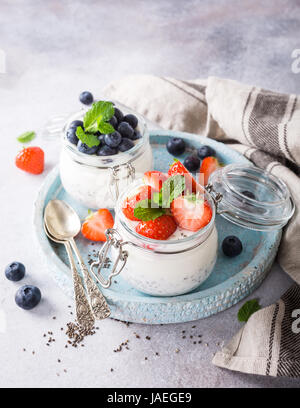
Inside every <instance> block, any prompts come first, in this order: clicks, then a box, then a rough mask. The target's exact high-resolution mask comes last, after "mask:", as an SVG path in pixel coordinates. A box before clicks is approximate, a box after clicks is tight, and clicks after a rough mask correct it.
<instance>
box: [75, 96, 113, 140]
mask: <svg viewBox="0 0 300 408" xmlns="http://www.w3.org/2000/svg"><path fill="white" fill-rule="evenodd" d="M114 113H115V108H114V105H113V104H112V102H106V101H98V102H95V103H93V105H92V107H91V109H89V110H88V111H87V113H86V114H85V116H84V118H83V127H84V129H85V131H86V132H87V133H96V132H98V131H100V132H101V128H102V129H103V130H105V131H104V132H101V133H112V132H114V130H115V129H114V128H113V126H111V125H110V124H109V123H106V122H107V121H109V120H110V119H111V118H112V117H113V115H114ZM106 125H107V126H106ZM104 128H105V129H104Z"/></svg>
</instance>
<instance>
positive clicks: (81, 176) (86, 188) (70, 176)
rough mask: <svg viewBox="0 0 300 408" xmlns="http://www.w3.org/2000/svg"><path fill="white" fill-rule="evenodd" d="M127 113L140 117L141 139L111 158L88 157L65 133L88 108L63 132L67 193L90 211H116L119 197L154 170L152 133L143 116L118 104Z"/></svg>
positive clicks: (62, 159)
mask: <svg viewBox="0 0 300 408" xmlns="http://www.w3.org/2000/svg"><path fill="white" fill-rule="evenodd" d="M115 106H116V107H117V108H119V109H121V110H122V112H123V113H124V114H128V113H133V114H134V115H135V116H136V117H137V118H138V131H139V132H140V134H141V138H140V139H138V140H136V141H135V146H134V147H133V148H132V149H130V150H128V151H126V152H119V153H118V154H115V155H112V156H97V155H87V154H84V153H81V152H80V151H78V150H77V147H76V145H73V144H71V143H70V142H69V141H68V139H67V137H66V131H67V129H68V127H69V125H70V123H71V122H72V121H74V120H82V118H83V116H84V114H85V113H86V110H87V109H82V110H81V111H80V112H78V113H76V114H74V115H72V116H70V117H69V119H68V121H67V123H66V124H65V126H64V129H63V132H62V149H61V155H60V177H61V181H62V184H63V187H64V188H65V190H66V191H67V192H68V193H69V194H70V195H71V196H72V197H73V198H74V199H76V200H77V201H78V202H80V203H81V204H83V205H85V206H86V207H88V208H93V209H98V208H102V207H104V208H114V206H115V203H116V201H117V199H118V197H119V194H120V193H121V192H122V191H123V190H124V189H125V188H127V187H128V185H129V184H130V183H131V182H132V181H133V180H134V179H135V175H136V174H143V173H144V172H146V171H147V170H149V169H150V168H152V167H153V157H152V150H151V146H150V143H149V133H148V129H147V125H146V122H145V120H144V118H143V117H142V116H140V115H139V114H137V113H136V112H133V111H132V110H130V109H129V108H127V107H125V106H123V105H121V104H118V103H115Z"/></svg>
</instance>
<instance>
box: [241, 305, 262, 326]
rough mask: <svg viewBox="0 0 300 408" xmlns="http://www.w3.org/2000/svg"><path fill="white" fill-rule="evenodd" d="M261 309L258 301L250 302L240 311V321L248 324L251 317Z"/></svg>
mask: <svg viewBox="0 0 300 408" xmlns="http://www.w3.org/2000/svg"><path fill="white" fill-rule="evenodd" d="M259 309H261V306H260V304H259V303H258V300H257V299H251V300H248V301H247V302H246V303H244V304H243V306H242V307H241V308H240V310H239V311H238V315H237V316H238V319H239V321H240V322H247V321H248V320H249V317H250V316H251V315H252V314H253V313H255V312H257V311H258V310H259Z"/></svg>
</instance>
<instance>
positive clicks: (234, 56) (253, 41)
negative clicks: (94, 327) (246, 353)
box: [0, 0, 300, 387]
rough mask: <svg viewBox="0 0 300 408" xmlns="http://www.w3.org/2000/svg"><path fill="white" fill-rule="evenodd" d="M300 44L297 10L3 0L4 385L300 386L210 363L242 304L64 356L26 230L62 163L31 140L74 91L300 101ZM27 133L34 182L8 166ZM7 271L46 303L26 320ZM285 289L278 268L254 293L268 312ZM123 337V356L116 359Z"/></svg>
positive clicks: (57, 299)
mask: <svg viewBox="0 0 300 408" xmlns="http://www.w3.org/2000/svg"><path fill="white" fill-rule="evenodd" d="M266 3H267V4H266ZM299 39H300V5H299V2H298V1H297V0H294V1H285V0H273V1H269V2H261V1H258V0H253V1H250V0H246V1H243V2H240V1H233V0H226V1H225V0H221V1H209V0H205V1H198V0H187V1H184V0H182V1H179V0H173V1H171V0H152V1H137V0H130V1H129V0H128V1H121V0H114V1H109V0H106V1H83V0H81V1H79V0H72V1H69V0H67V1H62V0H52V1H50V0H46V1H40V0H27V1H14V0H1V2H0V49H2V50H4V52H5V53H6V62H7V72H6V74H0V118H1V120H0V134H1V149H0V172H1V175H2V179H1V182H0V194H1V213H2V218H1V222H0V225H1V228H0V248H1V250H0V253H1V257H0V261H1V263H0V321H1V325H0V350H1V353H0V366H1V370H0V386H2V387H3V386H8V387H16V386H21V387H30V386H34V387H43V386H46V387H92V386H97V387H109V386H111V387H115V386H118V387H128V386H136V387H154V386H160V387H185V386H191V387H298V386H299V380H292V379H287V378H275V379H274V378H268V377H261V376H251V375H246V374H241V373H236V372H230V371H227V370H223V369H219V368H217V367H214V366H213V365H212V364H211V359H212V356H213V353H214V352H215V351H216V350H217V349H218V348H219V347H220V346H219V345H217V344H218V343H220V344H222V343H223V342H226V341H228V340H229V339H230V338H231V337H232V336H233V335H234V334H235V332H236V331H237V330H238V329H239V327H240V324H239V323H238V321H237V319H236V313H237V310H238V308H239V307H240V306H241V305H240V304H239V305H237V306H235V307H233V308H231V309H229V310H227V311H225V312H223V313H220V314H219V315H216V316H214V317H211V318H208V319H204V320H201V321H198V322H196V323H186V324H178V325H166V326H146V325H145V326H141V325H130V326H129V327H126V326H125V325H124V324H123V323H121V322H117V321H112V320H107V321H105V322H101V324H99V327H100V330H99V332H98V333H97V335H96V336H93V337H91V338H89V339H87V341H86V342H85V347H84V348H83V347H82V348H81V347H80V348H79V349H73V348H71V349H70V348H68V349H65V348H64V345H65V338H64V334H63V332H61V331H60V327H61V326H63V325H64V324H65V323H66V322H67V321H68V320H69V319H70V315H69V309H68V307H67V306H68V305H69V304H70V300H69V299H67V298H66V297H65V296H64V294H63V293H62V292H61V291H60V290H59V289H58V288H57V287H56V286H55V284H54V282H53V281H52V279H51V277H50V276H49V275H48V274H47V271H45V270H42V268H41V265H42V260H41V259H40V255H39V253H38V250H37V247H36V242H35V238H34V236H33V229H32V219H31V213H32V210H33V202H34V198H35V195H36V194H37V191H38V189H39V187H40V184H41V182H42V181H43V179H44V178H45V177H46V176H47V174H48V173H49V171H50V170H51V169H52V168H53V166H54V165H56V163H57V155H58V152H59V145H58V143H57V141H56V140H54V141H45V140H42V138H41V137H40V130H41V129H42V127H43V125H44V123H45V122H46V121H47V119H48V118H49V117H51V116H53V115H56V114H58V113H61V112H66V111H67V112H68V111H73V110H74V109H77V108H78V107H79V103H78V94H79V93H80V92H81V91H82V90H86V89H87V90H91V91H92V92H94V93H95V94H97V93H98V94H99V93H100V92H101V89H102V87H103V86H104V85H105V84H106V83H107V82H108V81H111V80H114V79H116V78H119V77H120V76H124V75H127V74H132V73H151V74H157V75H165V76H175V77H179V78H186V79H191V78H195V77H203V78H204V77H207V76H208V75H219V76H224V77H229V78H233V79H237V80H240V81H244V82H248V83H253V84H256V85H259V86H262V87H265V88H271V89H274V90H279V91H282V92H293V93H300V74H294V73H293V72H292V70H291V64H292V59H291V53H292V51H293V50H294V49H296V48H300V42H299ZM28 129H35V130H37V131H38V132H39V138H38V139H37V141H36V144H38V145H40V146H42V147H43V148H44V149H45V152H46V169H45V172H44V173H43V174H42V175H40V176H30V175H28V174H25V173H22V172H21V171H19V170H18V169H16V168H15V166H14V157H15V155H16V153H17V151H18V149H19V148H20V146H19V145H18V143H17V142H16V137H17V136H18V135H19V134H20V133H22V132H23V131H25V130H28ZM13 260H19V261H21V262H23V263H24V264H25V265H26V267H27V271H28V276H27V279H26V283H34V284H36V285H37V286H39V287H40V288H41V290H42V292H43V302H42V303H41V305H40V306H39V307H38V308H36V309H35V310H34V311H32V312H30V313H26V312H24V311H22V310H21V309H18V308H17V307H16V305H15V304H14V293H15V291H16V288H17V287H19V286H20V285H21V284H23V282H20V283H17V284H14V283H11V282H9V281H7V280H5V279H4V277H3V269H4V266H5V265H6V264H7V263H9V262H11V261H13ZM24 282H25V281H24ZM290 284H291V280H290V279H289V278H288V276H287V275H285V274H284V273H283V272H282V271H281V270H280V268H279V267H278V266H276V265H275V266H274V267H273V268H272V271H271V273H270V274H269V275H268V277H267V279H266V280H265V281H264V283H263V284H262V286H261V287H260V288H259V289H258V290H257V291H256V292H255V293H254V295H253V296H256V297H259V298H260V300H261V303H262V304H263V305H268V304H270V303H272V302H274V301H276V300H277V299H278V298H279V297H280V295H281V294H282V293H283V292H284V291H285V290H286V289H287V288H288V287H289V285H290ZM53 316H56V319H55V320H53V319H52V317H53ZM194 325H196V328H192V326H194ZM48 330H50V331H53V333H54V336H55V338H56V342H55V343H53V344H52V346H51V347H47V346H45V343H46V341H45V339H44V338H43V333H45V332H47V331H48ZM182 330H185V331H186V334H187V338H186V339H182ZM134 332H136V333H138V334H139V335H140V337H141V338H140V339H137V338H136V337H135V334H134ZM191 335H193V336H195V335H196V336H198V335H202V336H203V337H202V344H201V345H200V344H197V345H194V344H193V341H194V337H193V339H190V338H189V336H191ZM146 336H150V337H151V340H147V339H146V338H145V337H146ZM126 339H129V340H130V343H129V346H130V347H129V348H130V349H129V350H123V351H122V352H121V353H114V352H113V349H115V348H116V347H117V346H118V345H119V344H120V343H121V342H122V341H124V340H126ZM205 343H207V344H208V345H207V346H205ZM23 348H25V349H26V351H23ZM176 349H179V350H180V351H179V352H178V353H176V352H175V350H176ZM32 351H35V354H32ZM156 352H157V353H159V355H156ZM145 357H147V360H145ZM58 359H60V360H61V363H58ZM111 368H113V369H114V371H113V372H111V371H110V369H111ZM64 370H66V371H67V372H65V371H64Z"/></svg>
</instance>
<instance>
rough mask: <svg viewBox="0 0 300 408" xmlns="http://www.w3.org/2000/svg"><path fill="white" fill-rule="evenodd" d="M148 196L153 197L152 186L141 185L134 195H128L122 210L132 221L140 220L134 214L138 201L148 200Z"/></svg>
mask: <svg viewBox="0 0 300 408" xmlns="http://www.w3.org/2000/svg"><path fill="white" fill-rule="evenodd" d="M147 198H151V187H150V186H141V187H140V188H139V189H138V192H137V194H135V195H133V196H132V197H127V198H126V200H125V201H124V203H123V206H122V211H123V214H124V215H125V217H127V218H128V219H129V220H132V221H139V220H138V219H137V218H136V217H135V216H134V215H133V212H134V208H135V205H136V203H137V202H138V201H141V200H146V199H147Z"/></svg>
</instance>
